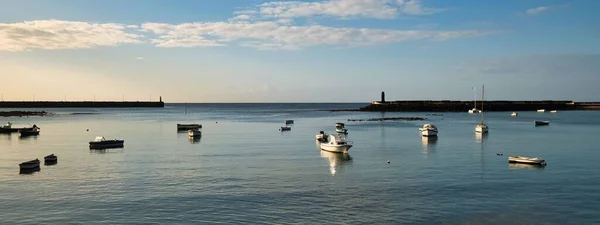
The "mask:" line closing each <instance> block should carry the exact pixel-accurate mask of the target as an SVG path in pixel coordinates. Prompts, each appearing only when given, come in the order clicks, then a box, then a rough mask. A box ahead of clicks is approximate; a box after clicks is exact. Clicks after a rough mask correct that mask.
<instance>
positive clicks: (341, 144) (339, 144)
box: [320, 134, 353, 153]
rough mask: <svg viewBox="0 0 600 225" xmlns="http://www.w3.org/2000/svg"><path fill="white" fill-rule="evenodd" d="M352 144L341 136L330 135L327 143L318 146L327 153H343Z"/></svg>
mask: <svg viewBox="0 0 600 225" xmlns="http://www.w3.org/2000/svg"><path fill="white" fill-rule="evenodd" d="M352 144H353V142H351V141H347V140H346V136H345V135H343V134H330V135H329V138H328V142H322V143H321V144H320V147H321V150H323V151H328V152H338V153H344V152H348V150H350V148H352Z"/></svg>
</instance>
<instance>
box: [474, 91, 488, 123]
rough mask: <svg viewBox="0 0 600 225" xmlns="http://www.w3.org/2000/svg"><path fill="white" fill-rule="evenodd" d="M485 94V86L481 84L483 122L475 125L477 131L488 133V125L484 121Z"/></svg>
mask: <svg viewBox="0 0 600 225" xmlns="http://www.w3.org/2000/svg"><path fill="white" fill-rule="evenodd" d="M484 94H485V86H483V85H482V86H481V122H479V124H477V125H475V133H482V134H486V133H487V132H488V130H489V128H488V126H487V125H485V123H483V99H484V98H485V97H484Z"/></svg>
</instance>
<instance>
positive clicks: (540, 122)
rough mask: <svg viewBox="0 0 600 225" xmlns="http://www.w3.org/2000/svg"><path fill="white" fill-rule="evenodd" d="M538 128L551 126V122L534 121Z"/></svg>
mask: <svg viewBox="0 0 600 225" xmlns="http://www.w3.org/2000/svg"><path fill="white" fill-rule="evenodd" d="M534 123H535V125H536V126H547V125H550V121H542V120H536V121H534Z"/></svg>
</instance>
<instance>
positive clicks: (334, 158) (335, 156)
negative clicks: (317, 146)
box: [321, 151, 352, 176]
mask: <svg viewBox="0 0 600 225" xmlns="http://www.w3.org/2000/svg"><path fill="white" fill-rule="evenodd" d="M321 157H323V158H326V159H327V161H329V172H330V173H331V176H335V174H336V173H337V172H338V171H340V170H341V169H342V168H343V167H344V166H345V165H347V164H349V163H350V162H351V161H352V157H351V156H350V155H349V154H348V153H334V152H327V151H321Z"/></svg>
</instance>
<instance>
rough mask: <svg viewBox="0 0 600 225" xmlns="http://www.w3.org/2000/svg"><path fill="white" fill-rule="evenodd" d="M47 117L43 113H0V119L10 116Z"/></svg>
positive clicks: (45, 113)
mask: <svg viewBox="0 0 600 225" xmlns="http://www.w3.org/2000/svg"><path fill="white" fill-rule="evenodd" d="M45 115H48V113H47V112H45V111H0V117H11V116H19V117H20V116H45Z"/></svg>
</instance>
